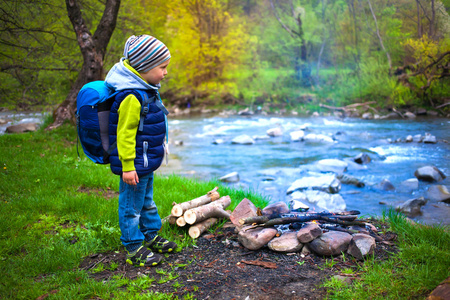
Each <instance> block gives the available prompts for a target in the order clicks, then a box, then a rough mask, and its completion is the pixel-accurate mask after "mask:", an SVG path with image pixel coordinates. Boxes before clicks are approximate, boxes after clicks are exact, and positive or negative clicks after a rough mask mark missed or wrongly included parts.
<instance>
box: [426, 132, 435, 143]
mask: <svg viewBox="0 0 450 300" xmlns="http://www.w3.org/2000/svg"><path fill="white" fill-rule="evenodd" d="M423 142H424V143H425V144H436V143H437V139H436V137H435V136H434V135H431V134H429V133H425V137H424V139H423Z"/></svg>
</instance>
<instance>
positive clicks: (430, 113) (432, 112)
mask: <svg viewBox="0 0 450 300" xmlns="http://www.w3.org/2000/svg"><path fill="white" fill-rule="evenodd" d="M427 115H429V116H432V117H437V116H439V113H438V112H437V111H435V110H429V111H427Z"/></svg>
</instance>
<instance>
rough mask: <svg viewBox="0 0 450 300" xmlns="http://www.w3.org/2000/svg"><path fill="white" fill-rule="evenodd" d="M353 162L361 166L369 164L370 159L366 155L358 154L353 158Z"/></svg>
mask: <svg viewBox="0 0 450 300" xmlns="http://www.w3.org/2000/svg"><path fill="white" fill-rule="evenodd" d="M353 161H354V162H356V163H358V164H361V165H362V164H368V163H370V162H371V161H372V159H371V158H370V156H369V155H367V154H366V153H360V154H358V155H357V156H355V157H354V158H353Z"/></svg>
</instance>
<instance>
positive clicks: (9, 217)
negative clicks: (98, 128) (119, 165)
mask: <svg viewBox="0 0 450 300" xmlns="http://www.w3.org/2000/svg"><path fill="white" fill-rule="evenodd" d="M80 151H81V147H80ZM80 154H81V157H80V158H78V156H77V150H76V131H75V128H74V127H73V126H70V125H64V126H62V127H61V128H58V129H57V130H54V131H52V132H47V131H44V130H39V131H38V132H34V133H24V134H15V135H3V136H0V180H1V182H2V184H1V185H0V220H1V221H0V295H1V297H0V298H2V299H6V298H14V299H36V298H38V297H40V296H42V295H44V294H46V293H49V297H50V298H51V297H55V298H67V299H80V298H95V297H99V298H103V299H106V298H110V295H111V294H115V295H117V297H118V298H121V297H122V296H120V295H121V294H122V293H125V294H126V293H127V292H126V291H127V289H121V290H120V292H118V291H117V287H118V286H122V285H124V279H123V278H118V279H115V280H110V281H108V282H107V283H105V284H104V283H101V282H96V281H94V280H92V279H90V278H89V277H88V274H87V272H85V271H81V270H78V268H77V266H78V265H79V264H80V262H81V261H82V260H83V258H84V257H86V256H88V255H91V254H94V253H100V252H105V251H124V250H123V248H122V246H121V243H120V240H119V238H120V230H119V224H118V214H117V209H118V199H117V198H118V196H117V194H115V196H114V197H112V198H111V197H110V198H108V197H104V195H106V193H108V192H110V191H118V186H119V177H118V176H116V175H113V174H112V173H111V171H110V170H109V166H107V165H96V164H94V163H93V162H91V161H90V160H89V159H87V158H86V156H85V155H84V154H83V153H80ZM154 185H155V191H154V196H155V202H156V203H157V206H158V210H159V213H160V215H161V217H165V216H167V215H169V214H170V210H171V208H172V202H173V201H175V202H183V201H188V200H191V199H193V198H196V197H199V196H201V195H204V194H206V193H207V192H208V191H210V190H212V189H213V188H214V187H215V186H219V192H220V194H221V195H230V197H231V199H232V204H231V209H232V208H234V207H235V206H236V205H237V204H238V203H239V201H240V200H242V199H243V198H244V197H246V198H248V199H251V200H252V201H253V202H254V203H255V204H256V205H257V206H259V207H264V206H265V204H266V203H267V201H266V200H265V199H263V198H262V197H260V196H257V195H254V194H252V193H250V192H245V191H237V190H232V189H230V188H228V187H224V186H221V185H220V183H219V182H215V181H211V182H199V181H196V180H191V179H186V178H182V177H178V176H174V175H171V176H156V177H155V182H154ZM161 235H162V236H166V237H167V238H170V239H172V240H175V241H176V242H177V243H178V244H179V245H180V246H181V247H187V246H190V245H192V244H193V243H195V241H193V240H192V239H191V238H190V237H189V236H188V235H187V233H186V232H185V230H183V229H180V228H178V227H176V226H171V225H169V224H168V223H166V224H165V225H164V226H163V228H162V230H161ZM116 267H117V266H116ZM102 268H103V269H106V268H114V266H106V265H98V266H97V267H96V270H95V271H98V272H99V271H101V270H102ZM169 275H170V274H169ZM169 275H168V276H167V278H168V279H167V280H172V279H173V277H174V276H173V275H170V276H169ZM141 281H142V280H141ZM125 284H126V285H127V287H128V289H129V290H130V289H131V290H130V291H129V292H128V293H134V292H136V289H139V288H140V286H141V284H138V283H137V282H135V281H133V282H129V281H127V282H126V283H125ZM142 285H145V284H144V283H142ZM52 291H53V292H52ZM55 291H57V292H55ZM53 293H54V294H53ZM152 295H153V296H152V297H154V298H158V297H160V296H161V295H156V294H152ZM123 297H124V298H125V299H129V298H130V297H129V295H128V294H127V295H125V296H123ZM152 297H149V299H150V298H152ZM161 297H162V298H161V299H163V298H164V295H163V296H161Z"/></svg>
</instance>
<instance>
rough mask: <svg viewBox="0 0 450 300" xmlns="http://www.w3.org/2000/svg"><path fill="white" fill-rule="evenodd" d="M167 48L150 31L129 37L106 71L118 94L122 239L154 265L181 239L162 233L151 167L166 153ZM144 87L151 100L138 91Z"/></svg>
mask: <svg viewBox="0 0 450 300" xmlns="http://www.w3.org/2000/svg"><path fill="white" fill-rule="evenodd" d="M169 62H170V53H169V49H167V47H166V46H165V45H164V44H163V43H162V42H161V41H159V40H158V39H156V38H154V37H152V36H149V35H140V36H131V37H130V38H129V39H128V40H127V42H126V43H125V49H124V57H123V58H122V59H121V60H120V62H118V63H117V64H115V65H114V67H113V68H112V69H111V70H110V71H109V72H108V75H107V76H106V79H105V82H106V84H107V85H108V86H109V87H112V88H113V89H114V90H115V91H117V92H118V94H117V95H116V96H115V99H114V103H113V104H112V107H111V113H110V123H109V134H110V144H111V145H112V144H114V143H117V149H116V150H114V151H113V153H112V154H111V156H110V164H111V170H112V172H113V173H114V174H117V175H120V188H119V189H120V190H119V225H120V230H121V233H122V236H121V238H120V240H121V241H122V244H123V245H124V246H125V248H126V249H127V251H128V255H127V260H126V261H127V262H128V263H129V264H132V265H135V266H141V267H142V266H155V265H157V264H158V263H160V262H161V260H162V258H163V257H162V256H161V255H159V254H157V253H153V251H155V252H159V253H165V252H172V251H173V250H174V249H175V248H176V247H177V244H175V243H174V242H170V241H168V240H166V239H164V238H162V237H160V236H159V235H158V234H157V232H158V230H159V229H160V228H161V218H160V216H159V214H158V209H157V207H156V205H155V202H154V201H153V171H155V170H156V169H158V168H159V166H160V165H161V163H162V160H163V158H164V154H165V151H166V149H165V146H164V145H165V144H164V138H165V135H166V131H167V129H166V125H167V124H166V122H167V119H166V116H165V113H167V110H166V109H165V108H164V106H163V105H162V102H161V101H160V98H159V94H158V89H159V88H160V86H161V85H160V81H161V80H162V79H163V78H164V76H166V75H167V66H168V65H169ZM138 90H140V91H143V92H145V95H146V97H145V96H144V98H148V99H150V100H151V101H150V103H148V104H147V105H145V107H144V108H145V109H148V112H147V113H142V114H141V111H142V107H141V106H142V104H143V103H144V101H145V100H146V99H142V98H143V96H142V95H141V94H140V93H139V91H138ZM143 243H144V245H143Z"/></svg>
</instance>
